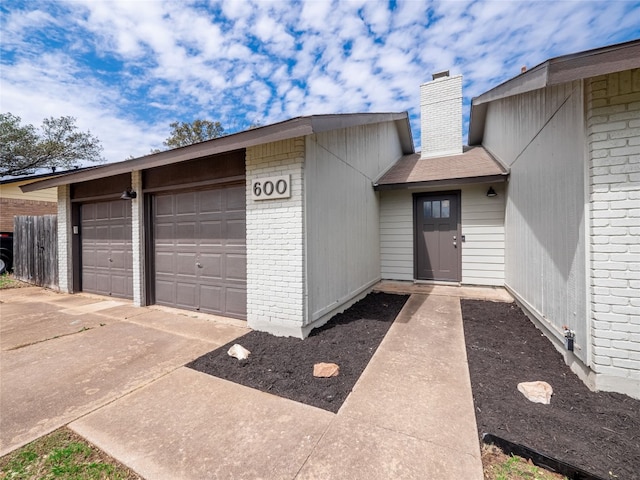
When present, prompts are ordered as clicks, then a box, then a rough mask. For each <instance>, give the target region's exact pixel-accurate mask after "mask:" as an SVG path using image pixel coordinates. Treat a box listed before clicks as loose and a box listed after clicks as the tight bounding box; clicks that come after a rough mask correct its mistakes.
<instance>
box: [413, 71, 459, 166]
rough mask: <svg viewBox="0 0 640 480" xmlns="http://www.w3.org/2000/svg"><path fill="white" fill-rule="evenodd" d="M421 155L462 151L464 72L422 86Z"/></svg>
mask: <svg viewBox="0 0 640 480" xmlns="http://www.w3.org/2000/svg"><path fill="white" fill-rule="evenodd" d="M420 116H421V121H420V122H421V141H422V142H421V143H422V153H421V157H422V158H429V157H439V156H442V155H457V154H460V153H462V75H457V76H455V77H443V78H438V79H437V80H433V81H432V82H428V83H425V84H423V85H421V86H420Z"/></svg>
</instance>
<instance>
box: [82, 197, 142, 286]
mask: <svg viewBox="0 0 640 480" xmlns="http://www.w3.org/2000/svg"><path fill="white" fill-rule="evenodd" d="M80 220H81V224H80V228H81V231H80V233H81V242H82V290H83V291H84V292H90V293H98V294H100V295H111V296H114V297H122V298H133V254H132V248H131V245H132V244H131V202H130V201H125V200H115V201H111V202H100V203H85V204H82V207H81V209H80Z"/></svg>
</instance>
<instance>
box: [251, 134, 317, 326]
mask: <svg viewBox="0 0 640 480" xmlns="http://www.w3.org/2000/svg"><path fill="white" fill-rule="evenodd" d="M304 153H305V143H304V138H295V139H290V140H284V141H280V142H273V143H269V144H265V145H258V146H256V147H251V148H248V149H247V156H246V171H247V184H246V185H247V188H246V192H247V220H246V222H247V321H248V324H249V326H250V327H251V328H253V329H255V330H262V331H268V332H270V333H273V334H275V335H286V336H295V337H302V336H303V333H302V327H303V325H304V323H305V321H304V320H305V310H306V300H305V288H304V283H305V266H304V217H303V214H304V201H303V200H304V198H303V196H304V192H303V162H304ZM278 175H290V176H291V198H286V199H281V200H262V201H255V200H253V198H252V195H251V181H252V180H253V179H254V178H263V177H270V176H278Z"/></svg>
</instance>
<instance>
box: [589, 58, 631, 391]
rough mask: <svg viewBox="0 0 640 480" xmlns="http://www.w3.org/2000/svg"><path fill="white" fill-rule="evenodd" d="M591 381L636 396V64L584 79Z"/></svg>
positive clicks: (602, 388)
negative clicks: (593, 372)
mask: <svg viewBox="0 0 640 480" xmlns="http://www.w3.org/2000/svg"><path fill="white" fill-rule="evenodd" d="M587 128H588V131H587V134H588V144H589V162H590V165H589V172H590V175H589V177H590V206H591V212H590V215H591V235H590V240H591V245H590V248H591V259H590V261H591V263H590V274H591V298H592V301H591V309H590V310H591V319H592V338H593V349H592V351H593V355H592V365H593V369H594V371H595V372H596V388H598V389H601V390H613V391H618V392H622V393H626V394H628V395H631V396H633V397H635V398H640V69H635V70H628V71H625V72H619V73H615V74H610V75H603V76H599V77H595V78H592V79H591V80H590V81H589V82H588V83H587Z"/></svg>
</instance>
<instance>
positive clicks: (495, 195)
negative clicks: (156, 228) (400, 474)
mask: <svg viewBox="0 0 640 480" xmlns="http://www.w3.org/2000/svg"><path fill="white" fill-rule="evenodd" d="M133 193H134V194H135V192H133ZM497 196H498V194H497V193H496V191H495V190H494V189H493V187H489V190H488V191H487V197H497ZM123 198H124V197H123Z"/></svg>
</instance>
